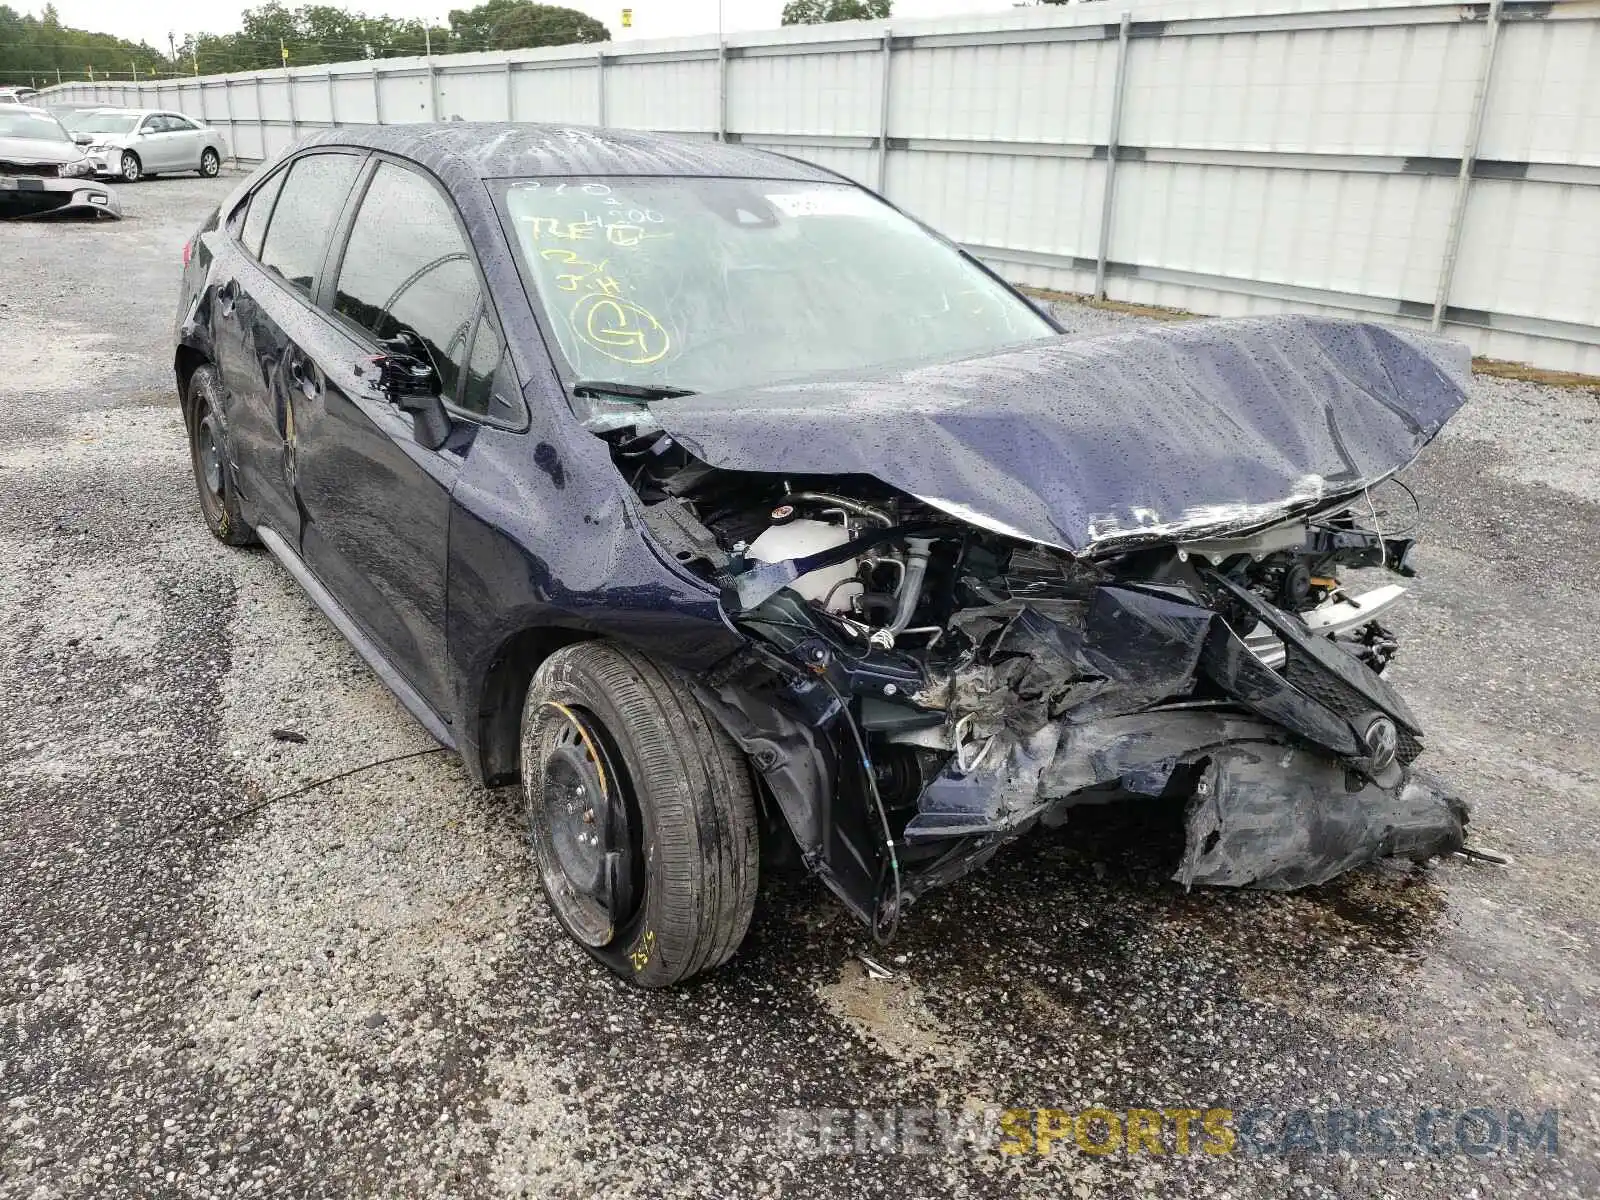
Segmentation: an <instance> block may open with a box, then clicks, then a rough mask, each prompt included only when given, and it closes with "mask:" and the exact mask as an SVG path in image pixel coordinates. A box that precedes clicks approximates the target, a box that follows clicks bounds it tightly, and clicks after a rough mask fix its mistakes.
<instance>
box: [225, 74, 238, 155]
mask: <svg viewBox="0 0 1600 1200" xmlns="http://www.w3.org/2000/svg"><path fill="white" fill-rule="evenodd" d="M222 109H223V111H224V112H225V113H227V114H228V148H229V149H231V150H232V151H233V161H234V162H238V161H239V126H238V123H237V122H236V121H235V120H234V119H233V76H231V75H230V76H228V77H227V78H225V79H224V80H223V81H222Z"/></svg>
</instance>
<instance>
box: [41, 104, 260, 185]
mask: <svg viewBox="0 0 1600 1200" xmlns="http://www.w3.org/2000/svg"><path fill="white" fill-rule="evenodd" d="M72 125H73V136H74V138H75V139H76V141H77V142H78V143H79V144H80V145H83V146H87V147H88V155H89V161H90V162H91V163H92V164H94V170H95V174H97V175H117V176H120V177H121V178H122V179H123V181H124V182H126V183H137V182H138V181H139V180H140V179H142V178H144V177H145V176H146V175H167V174H171V173H173V172H177V171H198V172H199V173H200V174H201V175H203V176H205V177H206V178H208V179H209V178H211V177H213V176H215V175H216V174H217V173H218V172H219V171H221V170H222V160H223V159H225V158H227V157H228V143H227V142H226V141H225V140H224V139H223V137H222V134H221V133H220V132H219V131H218V130H215V129H212V128H211V127H210V126H208V125H202V124H201V123H200V122H199V121H196V120H195V119H194V118H193V117H186V116H184V115H183V114H182V113H177V112H171V111H169V110H167V109H147V108H100V109H96V110H94V111H93V112H90V113H85V114H83V115H82V116H81V117H77V118H75V119H74V120H73V122H72Z"/></svg>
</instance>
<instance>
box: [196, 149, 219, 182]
mask: <svg viewBox="0 0 1600 1200" xmlns="http://www.w3.org/2000/svg"><path fill="white" fill-rule="evenodd" d="M220 170H222V158H221V156H220V155H218V154H217V152H216V151H215V150H213V149H211V147H210V146H207V147H206V151H205V153H204V154H202V155H201V156H200V174H201V175H202V176H203V177H205V178H206V179H215V178H216V177H217V172H218V171H220Z"/></svg>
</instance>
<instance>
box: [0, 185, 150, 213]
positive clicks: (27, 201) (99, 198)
mask: <svg viewBox="0 0 1600 1200" xmlns="http://www.w3.org/2000/svg"><path fill="white" fill-rule="evenodd" d="M101 215H104V216H108V217H120V216H122V201H121V200H119V199H118V198H117V193H116V192H115V191H113V190H112V189H111V188H109V187H107V186H106V185H105V184H103V183H99V182H97V181H95V180H93V179H85V178H75V179H73V178H68V179H63V178H60V177H52V176H44V177H36V176H31V175H0V219H5V220H10V219H23V218H28V217H50V216H101Z"/></svg>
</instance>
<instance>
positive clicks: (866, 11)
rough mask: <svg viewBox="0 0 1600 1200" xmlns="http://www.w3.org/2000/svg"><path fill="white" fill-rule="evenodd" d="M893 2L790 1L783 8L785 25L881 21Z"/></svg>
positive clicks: (858, 0) (857, 0)
mask: <svg viewBox="0 0 1600 1200" xmlns="http://www.w3.org/2000/svg"><path fill="white" fill-rule="evenodd" d="M890 3H891V0H789V3H787V4H785V5H784V6H783V23H784V24H785V25H823V24H826V23H827V22H829V21H881V20H883V19H884V18H885V17H887V16H888V15H889V7H890Z"/></svg>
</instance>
